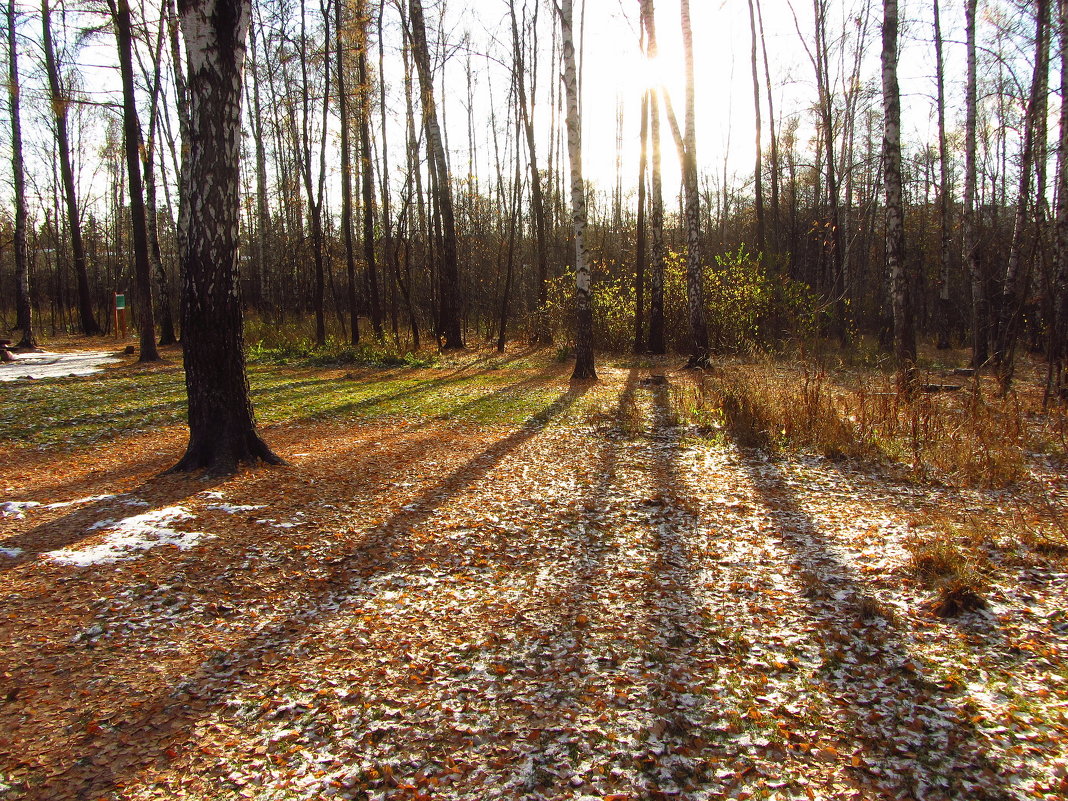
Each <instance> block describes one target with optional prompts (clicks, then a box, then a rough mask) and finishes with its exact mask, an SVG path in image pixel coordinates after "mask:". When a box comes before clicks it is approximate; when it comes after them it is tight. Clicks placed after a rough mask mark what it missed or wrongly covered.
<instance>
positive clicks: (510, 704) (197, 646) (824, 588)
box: [0, 370, 1068, 801]
mask: <svg viewBox="0 0 1068 801" xmlns="http://www.w3.org/2000/svg"><path fill="white" fill-rule="evenodd" d="M602 378H603V381H602V384H601V385H600V386H599V387H598V388H596V389H594V390H590V391H589V392H590V393H595V394H596V395H597V398H596V399H594V403H593V406H594V407H596V408H599V409H600V410H601V412H600V413H599V414H587V413H584V414H581V415H576V414H574V410H575V409H576V408H578V407H579V406H580V405H583V406H584V408H589V407H590V404H591V398H590V397H589V395H586V393H584V392H583V391H582V390H574V389H568V388H567V386H566V384H563V383H562V384H561V386H560V393H559V395H558V397H557V398H556V400H555V401H553V402H552V403H551V404H550V405H549V406H547V407H546V408H545V409H544V410H543V411H542V412H541V413H539V414H537V415H535V416H534V417H532V418H531V419H530V420H528V421H527V422H526V423H525V424H523V425H521V426H518V427H512V428H500V429H495V428H494V429H486V428H480V429H475V428H473V427H471V426H464V425H456V424H453V423H449V422H447V421H441V422H434V421H420V422H406V421H400V420H397V421H393V422H382V423H381V424H378V425H375V426H374V427H368V426H360V427H356V428H348V427H345V426H341V425H337V426H333V427H331V426H320V427H319V428H318V429H316V431H315V440H314V442H313V443H309V432H308V431H307V430H306V429H302V430H300V431H298V430H296V429H293V430H290V429H287V428H285V427H279V428H278V429H277V430H276V431H274V432H272V443H277V445H278V449H279V451H280V452H282V453H283V454H285V455H286V456H287V458H288V459H289V460H290V461H291V463H292V464H293V465H294V467H293V468H292V469H290V470H287V471H284V472H282V473H279V471H272V470H259V471H252V472H249V473H245V474H243V475H241V476H238V477H236V478H234V479H231V480H228V481H226V482H222V483H219V484H215V485H207V484H203V483H196V482H192V483H191V482H188V481H185V480H181V479H170V478H163V479H160V478H151V476H152V475H153V474H154V472H155V471H157V470H158V466H157V462H158V461H159V459H160V458H161V457H160V456H159V455H158V451H152V452H151V454H156V455H151V454H148V455H145V456H144V461H143V462H137V463H136V465H138V466H137V467H136V469H132V470H131V472H130V473H129V474H128V475H126V476H124V477H120V478H112V479H110V481H109V480H107V479H105V478H103V477H102V478H101V479H99V480H98V481H97V482H96V483H94V482H93V481H90V480H88V478H86V477H85V476H81V483H77V482H76V481H75V480H74V479H68V483H71V484H73V485H75V486H77V488H78V491H79V492H82V491H84V492H85V496H83V497H82V498H79V499H78V500H79V503H77V504H73V505H70V506H66V507H56V508H53V509H47V508H45V506H44V505H42V506H41V507H33V506H27V507H20V508H18V509H15V510H14V511H12V512H11V513H10V514H9V515H8V517H6V518H4V519H3V521H2V522H0V525H2V526H3V528H0V534H2V535H3V542H2V543H0V544H2V545H3V546H4V547H6V548H9V549H18V550H19V551H20V553H18V554H16V555H14V556H12V557H8V562H7V563H4V564H0V570H2V571H3V572H2V580H3V581H4V583H5V584H4V586H5V602H4V610H5V613H6V620H4V621H3V624H2V625H0V670H2V675H3V685H2V687H0V691H2V692H3V693H5V694H6V702H5V703H3V704H2V705H0V730H2V732H3V734H2V735H0V754H2V761H0V769H2V771H3V775H4V777H5V780H6V783H7V785H8V789H7V791H6V796H3V795H2V794H0V797H10V798H42V799H43V798H49V799H58V798H68V797H69V798H98V797H103V798H130V799H147V798H167V799H173V798H197V799H207V798H212V799H218V798H256V799H289V798H322V797H342V798H360V799H363V798H442V799H448V798H454V799H488V798H503V799H512V798H529V799H539V798H545V799H549V798H552V799H564V798H575V799H579V798H584V799H605V798H609V799H616V801H622V799H639V798H650V799H655V798H686V799H714V798H780V799H787V798H853V797H856V798H930V799H938V798H944V799H950V798H976V799H983V798H989V799H999V798H1025V797H1043V796H1045V797H1050V798H1052V797H1060V794H1062V793H1063V792H1064V791H1065V789H1066V787H1068V785H1066V784H1065V773H1066V767H1065V766H1066V764H1068V759H1066V758H1068V750H1066V746H1065V744H1064V743H1065V742H1066V740H1065V737H1064V734H1065V733H1068V730H1066V728H1065V726H1066V723H1068V718H1066V711H1068V705H1066V702H1065V698H1066V696H1068V687H1066V686H1065V682H1066V680H1068V673H1066V671H1065V669H1064V665H1065V664H1066V663H1065V661H1064V657H1065V648H1066V643H1068V631H1066V627H1065V625H1064V620H1065V618H1064V612H1065V590H1066V587H1065V581H1066V576H1065V574H1064V573H1061V572H1058V571H1057V570H1055V569H1053V568H1050V567H1049V566H1048V565H1047V566H1044V567H1043V566H1041V565H1034V564H1020V565H1019V566H1017V567H1015V568H1013V570H1014V573H1013V577H1014V581H1013V582H1007V583H1006V584H1005V586H1002V585H997V586H995V587H992V588H991V590H990V593H989V599H990V607H989V609H987V610H981V611H978V612H970V613H967V614H965V615H962V616H960V617H956V618H952V619H942V618H938V617H936V616H934V615H933V614H931V612H930V610H929V601H930V598H929V597H928V596H929V592H928V591H927V590H925V589H924V588H923V587H922V586H920V585H918V584H917V583H915V582H913V581H911V580H910V579H909V578H908V577H907V575H906V574H905V568H906V566H907V564H908V559H909V556H908V551H907V548H906V545H907V544H908V542H909V541H910V538H912V537H915V536H917V535H918V534H919V533H922V532H923V531H924V527H925V526H926V525H927V523H928V522H929V520H931V519H933V516H934V515H935V514H936V513H945V510H946V507H947V506H949V505H953V506H954V508H967V507H968V505H969V504H973V505H974V504H986V505H989V504H991V503H993V502H995V501H996V499H994V500H992V499H991V498H990V497H989V496H979V495H969V496H960V495H958V494H955V493H951V492H950V491H948V490H942V491H935V490H933V489H931V488H920V487H916V486H910V485H906V484H893V483H888V482H887V481H885V480H884V479H882V478H877V477H873V476H870V475H867V474H865V473H861V472H854V471H851V470H850V469H848V468H846V467H844V466H842V465H839V464H835V463H831V462H826V461H821V460H815V459H807V458H794V459H783V460H771V459H769V458H767V457H766V456H762V455H761V454H760V453H758V452H755V451H742V450H739V449H737V448H735V447H734V446H732V445H729V444H713V443H709V442H707V441H699V440H691V439H689V438H688V437H687V432H685V431H684V430H682V429H679V428H676V427H673V426H672V425H671V413H670V409H669V403H668V397H669V396H668V393H669V391H670V389H669V387H667V386H665V385H661V384H653V383H648V382H647V381H645V378H646V376H645V374H644V373H643V372H642V371H639V370H630V371H622V370H620V371H611V370H604V371H603V374H602ZM584 395H586V396H585V397H584ZM598 404H599V405H598ZM151 442H152V447H158V444H159V443H158V440H152V441H151ZM146 453H147V452H146ZM153 459H154V460H155V461H153ZM64 492H65V490H64V489H63V488H62V487H51V488H48V489H46V490H45V489H42V492H41V494H39V495H38V496H37V497H38V499H39V502H41V503H42V504H43V503H44V501H46V500H48V499H50V498H52V499H55V501H64V502H66V501H67V500H69V498H68V497H67V495H65V494H64ZM68 494H69V493H68ZM104 495H110V496H111V497H99V496H104ZM60 496H62V497H60ZM53 502H54V501H53ZM124 509H125V511H123V510H124ZM174 509H180V510H182V514H185V515H188V517H181V516H173V515H177V514H178V513H176V512H172V518H168V522H167V525H168V526H170V527H171V528H173V529H174V530H175V531H178V532H180V533H183V534H189V533H191V532H196V533H198V534H200V535H201V536H200V537H199V538H198V539H197V540H196V541H195V542H193V543H192V544H190V545H189V547H188V548H186V549H183V548H182V544H181V543H180V542H179V543H178V544H172V545H170V546H169V547H156V548H151V549H149V550H144V551H139V552H137V553H136V554H135V553H134V552H133V551H129V552H128V553H124V558H123V559H121V560H120V561H114V562H108V563H98V564H89V565H88V566H86V567H77V566H73V567H72V566H71V564H69V563H64V562H63V561H62V560H57V559H56V558H55V556H54V554H55V552H56V551H64V552H71V553H83V554H84V553H86V552H88V550H89V549H91V548H93V547H94V546H99V545H100V543H101V541H102V538H106V537H108V536H114V532H115V530H117V529H115V528H114V526H115V525H117V524H116V523H115V522H114V521H116V520H126V519H128V518H129V517H131V516H133V515H132V514H131V512H132V513H135V514H141V515H145V514H157V516H158V513H160V512H161V511H164V510H174ZM19 514H21V515H23V516H22V517H21V518H20V517H18V515H19ZM153 519H155V518H153ZM102 520H111V521H113V522H112V524H109V525H111V526H112V528H110V529H109V528H108V527H107V526H101V527H99V528H97V529H95V530H94V529H93V526H94V525H97V524H99V523H100V521H102ZM109 531H110V532H111V534H109V533H108V532H109ZM50 553H51V554H53V555H52V556H49V555H48V554H50ZM126 556H136V557H137V558H125V557H126ZM0 558H3V557H0Z"/></svg>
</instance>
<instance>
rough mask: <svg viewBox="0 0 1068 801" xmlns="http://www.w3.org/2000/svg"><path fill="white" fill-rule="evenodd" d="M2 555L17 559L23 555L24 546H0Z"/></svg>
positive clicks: (0, 554)
mask: <svg viewBox="0 0 1068 801" xmlns="http://www.w3.org/2000/svg"><path fill="white" fill-rule="evenodd" d="M0 556H8V557H10V558H12V559H16V558H18V557H20V556H22V548H0Z"/></svg>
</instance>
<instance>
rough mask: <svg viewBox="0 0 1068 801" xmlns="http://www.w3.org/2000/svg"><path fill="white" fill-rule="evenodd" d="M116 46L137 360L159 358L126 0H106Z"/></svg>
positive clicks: (138, 122)
mask: <svg viewBox="0 0 1068 801" xmlns="http://www.w3.org/2000/svg"><path fill="white" fill-rule="evenodd" d="M109 5H110V7H111V14H112V18H113V20H114V23H115V38H116V40H117V42H118V47H119V75H120V78H121V80H122V133H123V150H124V153H125V155H126V176H127V181H128V182H129V194H130V227H131V229H132V230H131V233H132V234H133V250H134V275H135V282H134V285H135V287H136V290H137V319H138V329H139V332H140V356H139V357H138V361H141V362H156V361H159V352H158V351H157V350H156V325H155V316H154V314H153V310H152V270H151V267H150V265H149V260H148V223H147V221H146V219H145V195H144V187H143V185H142V181H141V155H140V149H141V124H140V121H139V120H138V117H137V97H136V93H135V88H134V77H133V27H132V23H131V20H130V2H129V0H118V2H117V3H116V2H114V0H109Z"/></svg>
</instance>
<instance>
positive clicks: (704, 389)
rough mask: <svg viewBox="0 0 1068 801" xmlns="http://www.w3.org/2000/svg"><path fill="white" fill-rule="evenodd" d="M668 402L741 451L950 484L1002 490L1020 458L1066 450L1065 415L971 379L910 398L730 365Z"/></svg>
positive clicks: (1022, 462)
mask: <svg viewBox="0 0 1068 801" xmlns="http://www.w3.org/2000/svg"><path fill="white" fill-rule="evenodd" d="M943 380H945V379H943V378H941V377H939V376H932V377H930V383H932V384H941V383H942V381H943ZM961 380H964V381H969V382H970V379H957V381H961ZM672 402H673V407H674V409H675V411H676V414H677V415H678V417H679V418H680V419H681V420H683V421H685V422H689V423H695V424H697V425H699V426H701V427H703V428H705V429H706V430H707V431H709V432H711V433H716V434H717V435H720V436H724V437H726V438H729V439H730V440H732V441H734V442H736V443H737V444H739V445H742V446H744V447H759V448H765V449H768V450H788V449H795V448H802V449H809V450H813V451H816V452H818V453H821V454H823V455H825V456H827V457H830V458H856V459H863V460H873V461H880V462H888V463H891V464H898V465H903V466H906V467H908V468H909V469H910V470H912V471H913V472H914V473H915V474H916V475H917V477H920V478H924V479H933V480H939V481H944V482H947V483H951V484H954V485H958V486H974V487H1001V486H1006V485H1008V484H1011V483H1013V482H1017V481H1020V480H1022V479H1024V478H1025V477H1026V476H1027V472H1028V467H1027V454H1028V453H1029V452H1044V453H1048V454H1052V455H1054V456H1056V457H1059V458H1064V457H1065V455H1066V453H1068V448H1066V444H1065V436H1066V435H1065V430H1066V422H1065V414H1064V411H1063V410H1062V409H1054V410H1044V409H1043V408H1042V402H1041V392H1040V391H1039V390H1038V389H1037V388H1036V387H1034V386H1031V385H1029V384H1024V383H1020V384H1018V389H1017V390H1015V391H1013V392H1011V393H1009V394H1008V395H1006V396H1003V397H1002V396H1000V395H999V394H998V393H997V392H996V390H995V388H994V387H993V386H992V385H987V384H982V385H980V386H976V385H975V384H974V382H972V383H969V384H968V385H966V386H963V387H962V388H961V389H959V390H957V391H947V392H918V393H915V394H913V395H912V396H911V397H909V396H907V395H905V394H904V393H902V392H899V391H898V390H897V388H896V386H895V382H894V379H893V376H892V375H890V374H886V373H883V372H879V371H876V370H870V369H869V370H866V371H858V370H846V369H839V370H836V371H833V372H832V371H830V370H828V369H827V368H826V367H824V366H822V365H819V364H816V363H812V362H808V363H806V362H802V363H800V364H798V363H796V362H793V363H776V362H773V361H765V362H744V363H743V362H736V363H729V364H725V365H723V366H720V367H718V368H717V369H716V370H715V371H713V372H711V373H708V374H700V375H696V376H694V377H693V378H692V379H691V380H689V381H681V382H675V383H674V384H673V386H672Z"/></svg>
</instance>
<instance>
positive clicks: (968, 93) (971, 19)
mask: <svg viewBox="0 0 1068 801" xmlns="http://www.w3.org/2000/svg"><path fill="white" fill-rule="evenodd" d="M976 6H977V0H965V3H964V28H965V38H966V40H967V45H966V47H967V64H968V67H967V77H966V79H965V90H964V95H965V98H964V220H963V226H962V227H963V234H964V262H965V264H966V265H967V267H968V277H969V280H970V282H971V294H972V367H974V368H975V369H976V370H978V369H979V368H981V367H982V366H983V365H984V364H986V362H987V359H988V358H989V350H988V342H989V310H988V307H987V302H986V287H985V285H984V284H985V281H984V280H983V266H982V262H981V261H980V257H979V234H978V226H977V224H976V219H975V214H976V209H975V199H976V188H977V187H976V179H977V174H978V170H977V165H976V153H975V149H976V125H977V116H978V115H977V106H978V101H977V91H976V78H977V76H976V61H975V15H976Z"/></svg>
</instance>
